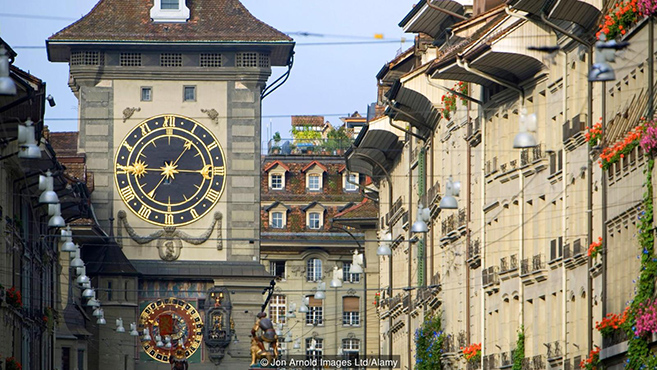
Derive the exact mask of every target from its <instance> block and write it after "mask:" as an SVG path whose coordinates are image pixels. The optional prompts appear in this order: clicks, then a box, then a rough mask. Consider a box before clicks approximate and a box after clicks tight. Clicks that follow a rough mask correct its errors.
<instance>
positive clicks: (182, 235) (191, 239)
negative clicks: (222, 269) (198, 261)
mask: <svg viewBox="0 0 657 370" xmlns="http://www.w3.org/2000/svg"><path fill="white" fill-rule="evenodd" d="M118 219H119V227H118V232H117V233H118V234H119V240H121V239H122V232H121V227H120V226H121V225H123V227H124V228H125V230H126V231H127V232H128V235H129V236H130V238H131V239H132V240H134V241H135V242H136V243H137V244H147V243H150V242H152V241H154V240H158V242H157V249H158V251H159V254H160V258H161V259H163V260H164V261H175V260H177V259H178V257H180V251H181V249H182V243H181V242H180V241H181V240H183V241H185V242H187V243H189V244H192V245H199V244H203V243H205V242H206V241H208V239H210V236H211V235H212V232H213V231H214V229H215V227H216V228H217V250H222V249H223V241H222V220H223V215H222V214H221V212H215V213H214V222H213V223H212V225H210V227H209V228H208V229H207V230H206V231H205V232H204V233H203V234H201V235H199V236H192V235H189V234H187V233H186V232H184V231H182V230H179V229H177V228H176V227H175V226H167V227H164V228H163V229H162V230H158V231H156V232H154V233H151V234H149V235H146V236H141V235H139V234H137V232H135V230H134V228H133V227H132V226H130V223H129V222H128V219H127V216H126V212H125V211H124V210H121V211H119V212H118ZM162 237H164V238H162Z"/></svg>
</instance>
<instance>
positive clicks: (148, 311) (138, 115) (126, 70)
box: [47, 0, 294, 369]
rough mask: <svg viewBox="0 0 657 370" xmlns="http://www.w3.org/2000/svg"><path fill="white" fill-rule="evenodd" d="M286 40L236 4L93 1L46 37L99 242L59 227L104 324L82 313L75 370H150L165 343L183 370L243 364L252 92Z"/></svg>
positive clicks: (263, 281) (260, 90)
mask: <svg viewBox="0 0 657 370" xmlns="http://www.w3.org/2000/svg"><path fill="white" fill-rule="evenodd" d="M293 47H294V42H293V41H292V40H291V39H290V38H289V37H287V36H286V35H284V34H283V33H281V32H279V31H277V30H275V29H273V28H272V27H270V26H268V25H266V24H264V23H262V22H261V21H259V20H258V19H256V18H255V17H254V16H253V15H251V14H250V13H249V12H248V10H246V9H245V8H244V6H243V5H242V4H241V3H240V2H239V1H236V0H225V1H219V2H217V1H205V0H193V1H186V2H185V1H160V0H155V1H154V2H150V3H149V2H146V3H145V2H141V1H128V2H126V1H112V0H102V1H100V2H98V4H97V5H96V6H95V7H94V8H93V9H92V10H91V12H90V13H89V14H87V15H86V16H84V17H82V18H81V19H80V20H78V21H77V22H75V23H73V24H71V25H70V26H68V27H67V28H65V29H63V30H61V31H59V32H58V33H56V34H55V35H53V36H52V37H50V38H49V39H48V40H47V50H48V57H49V60H50V61H52V62H64V63H68V64H69V66H70V83H69V85H70V87H71V90H72V91H73V93H74V94H75V95H76V97H77V98H78V101H79V107H78V108H79V115H80V121H79V136H78V143H77V148H78V153H83V154H84V155H85V156H86V163H87V168H88V170H89V171H90V172H92V173H93V179H94V191H93V193H92V196H91V203H92V205H93V208H94V210H95V215H96V218H97V221H98V225H99V232H100V233H101V234H102V238H101V239H102V240H103V242H102V243H98V241H99V240H98V239H96V240H93V239H92V237H93V236H90V237H87V238H86V239H83V235H82V234H81V233H74V239H75V240H76V241H79V242H80V243H81V244H83V245H82V256H83V259H85V262H88V263H89V264H92V265H93V266H94V268H93V269H89V270H93V271H91V274H90V276H91V278H92V285H93V287H94V288H95V289H96V292H97V294H98V299H99V300H100V301H101V303H102V307H103V308H104V312H105V318H106V320H107V322H108V323H109V324H108V325H107V326H99V325H97V324H96V323H94V322H93V320H92V321H87V322H86V328H87V330H88V331H89V332H90V333H92V336H91V341H92V343H93V344H94V345H93V346H92V348H91V349H90V351H93V353H90V355H89V367H91V368H99V369H102V368H105V367H108V366H111V367H115V365H116V364H120V365H119V366H123V368H126V369H133V368H138V369H155V368H158V366H163V365H162V364H164V363H166V364H168V362H169V360H170V357H171V355H172V350H174V349H175V348H176V347H177V346H178V345H179V344H180V345H181V346H182V347H184V350H185V357H186V358H187V360H188V361H189V362H190V363H192V364H194V366H195V367H196V368H215V367H216V366H217V365H219V364H221V365H222V366H245V365H246V364H248V363H250V354H249V342H248V340H246V338H245V336H246V333H248V332H249V330H250V328H251V326H252V325H253V322H254V320H255V315H256V314H257V313H258V312H259V310H260V304H261V299H260V293H261V291H262V288H263V287H265V286H267V285H268V284H269V280H270V276H269V274H268V273H267V272H266V271H265V269H264V268H263V267H262V265H261V264H260V263H259V255H260V242H259V227H260V224H259V214H260V213H259V209H258V205H259V204H260V183H259V181H258V178H259V175H260V102H261V99H262V97H263V96H264V94H266V93H267V91H271V89H269V90H268V86H267V79H268V77H269V76H270V74H271V68H272V67H276V66H291V57H292V50H293ZM117 319H122V321H123V323H124V325H125V329H126V332H125V333H119V332H117V330H115V329H116V326H115V325H114V324H115V322H117V323H118V321H116V320H117ZM133 323H134V325H135V326H136V329H137V332H138V335H135V336H130V335H129V332H132V330H130V329H128V327H129V324H133ZM238 333H244V334H243V335H242V336H241V338H240V336H238ZM238 338H239V339H238ZM247 361H248V362H247ZM167 366H168V365H167Z"/></svg>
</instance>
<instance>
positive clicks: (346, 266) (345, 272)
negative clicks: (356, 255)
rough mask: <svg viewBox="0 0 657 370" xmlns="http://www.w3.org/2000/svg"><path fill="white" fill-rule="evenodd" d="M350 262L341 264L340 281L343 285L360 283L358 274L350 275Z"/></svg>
mask: <svg viewBox="0 0 657 370" xmlns="http://www.w3.org/2000/svg"><path fill="white" fill-rule="evenodd" d="M350 270H351V262H342V280H343V281H344V282H345V283H358V282H360V274H352V273H351V272H350Z"/></svg>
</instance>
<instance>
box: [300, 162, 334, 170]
mask: <svg viewBox="0 0 657 370" xmlns="http://www.w3.org/2000/svg"><path fill="white" fill-rule="evenodd" d="M313 166H318V167H319V168H321V169H322V170H324V172H326V171H328V170H327V168H326V166H324V165H323V164H321V163H319V162H317V161H312V162H310V163H308V164H307V165H306V166H305V167H303V168H302V169H301V172H306V171H308V169H310V168H312V167H313Z"/></svg>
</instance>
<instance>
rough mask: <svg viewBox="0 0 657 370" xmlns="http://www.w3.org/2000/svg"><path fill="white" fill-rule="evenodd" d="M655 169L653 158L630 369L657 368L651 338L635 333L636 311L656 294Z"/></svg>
mask: <svg viewBox="0 0 657 370" xmlns="http://www.w3.org/2000/svg"><path fill="white" fill-rule="evenodd" d="M654 167H655V159H654V158H650V159H649V160H648V165H647V166H646V170H645V172H646V183H645V187H646V191H645V193H644V194H643V212H642V213H641V216H640V218H641V224H640V225H639V230H640V232H639V237H638V239H639V247H640V248H641V274H640V275H639V280H638V282H637V283H638V284H637V290H636V296H635V297H634V300H633V301H632V305H631V310H630V316H629V319H628V320H627V321H626V323H625V325H624V327H623V328H624V329H625V332H626V333H627V337H628V338H630V339H629V340H628V348H627V363H626V368H628V369H657V358H656V357H655V356H654V355H653V354H652V352H651V351H650V348H649V347H648V339H647V338H645V337H642V336H636V335H635V334H634V330H633V327H634V325H635V324H636V317H635V314H636V311H637V309H638V307H639V305H640V304H641V303H643V302H646V301H647V300H649V299H651V298H652V296H653V294H654V293H655V279H657V258H656V257H655V249H654V241H655V237H654V234H653V230H652V223H653V203H652V196H653V188H652V170H653V168H654Z"/></svg>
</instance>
